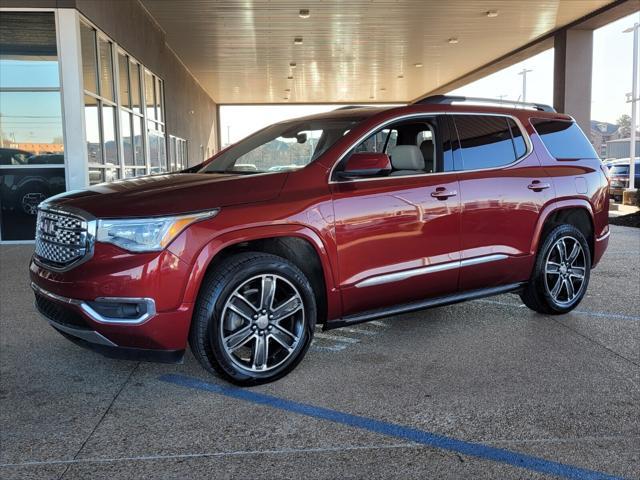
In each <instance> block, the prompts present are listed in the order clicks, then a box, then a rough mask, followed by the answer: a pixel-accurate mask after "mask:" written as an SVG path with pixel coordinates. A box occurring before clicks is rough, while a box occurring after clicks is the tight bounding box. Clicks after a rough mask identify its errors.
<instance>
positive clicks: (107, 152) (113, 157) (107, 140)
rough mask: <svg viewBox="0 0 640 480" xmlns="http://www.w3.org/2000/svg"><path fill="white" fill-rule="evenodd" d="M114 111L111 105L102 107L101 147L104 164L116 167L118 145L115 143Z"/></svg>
mask: <svg viewBox="0 0 640 480" xmlns="http://www.w3.org/2000/svg"><path fill="white" fill-rule="evenodd" d="M115 122H116V109H115V107H112V106H111V105H104V104H103V105H102V146H103V148H104V163H105V164H106V165H113V166H116V165H118V145H117V143H116V124H115Z"/></svg>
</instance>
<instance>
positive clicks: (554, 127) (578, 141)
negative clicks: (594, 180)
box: [531, 118, 598, 160]
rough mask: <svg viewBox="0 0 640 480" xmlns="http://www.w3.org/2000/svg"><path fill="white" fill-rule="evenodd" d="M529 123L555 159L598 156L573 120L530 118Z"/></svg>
mask: <svg viewBox="0 0 640 480" xmlns="http://www.w3.org/2000/svg"><path fill="white" fill-rule="evenodd" d="M531 124H532V125H533V128H535V129H536V132H538V135H540V139H541V140H542V143H544V145H545V147H547V150H549V153H550V154H551V155H552V156H553V157H555V158H556V159H557V160H576V159H580V158H598V154H597V153H596V151H595V150H594V149H593V145H591V142H589V140H587V137H585V135H584V133H582V130H580V127H579V126H578V125H577V124H576V123H575V122H572V121H570V120H553V119H545V118H532V119H531Z"/></svg>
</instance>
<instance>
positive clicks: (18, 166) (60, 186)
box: [0, 12, 65, 241]
mask: <svg viewBox="0 0 640 480" xmlns="http://www.w3.org/2000/svg"><path fill="white" fill-rule="evenodd" d="M59 88H60V78H59V73H58V58H57V46H56V31H55V19H54V14H53V13H52V12H2V19H1V21H0V207H1V208H0V239H2V240H5V241H6V240H9V241H11V240H32V239H33V238H34V234H35V219H36V213H37V207H38V205H39V204H40V202H42V201H43V200H45V199H46V198H47V197H49V196H51V195H56V194H58V193H62V192H63V191H64V190H65V170H64V141H63V130H62V107H61V100H60V91H59ZM42 89H47V91H42Z"/></svg>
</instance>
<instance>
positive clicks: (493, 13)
mask: <svg viewBox="0 0 640 480" xmlns="http://www.w3.org/2000/svg"><path fill="white" fill-rule="evenodd" d="M485 15H486V16H487V17H489V18H496V17H497V16H498V10H488V11H487V12H485Z"/></svg>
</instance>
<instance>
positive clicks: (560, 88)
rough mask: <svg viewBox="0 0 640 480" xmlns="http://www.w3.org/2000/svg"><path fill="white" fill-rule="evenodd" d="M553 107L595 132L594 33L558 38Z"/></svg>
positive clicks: (574, 32)
mask: <svg viewBox="0 0 640 480" xmlns="http://www.w3.org/2000/svg"><path fill="white" fill-rule="evenodd" d="M554 55H555V58H554V76H553V106H554V107H555V109H556V110H558V111H559V112H564V113H567V114H569V115H571V116H572V117H573V118H575V119H576V122H578V125H580V128H582V130H583V131H584V133H585V134H586V135H589V131H590V130H591V69H592V65H593V30H578V29H573V30H563V31H561V32H558V33H557V34H556V35H555V38H554Z"/></svg>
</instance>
